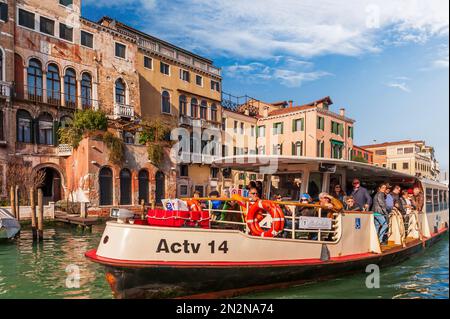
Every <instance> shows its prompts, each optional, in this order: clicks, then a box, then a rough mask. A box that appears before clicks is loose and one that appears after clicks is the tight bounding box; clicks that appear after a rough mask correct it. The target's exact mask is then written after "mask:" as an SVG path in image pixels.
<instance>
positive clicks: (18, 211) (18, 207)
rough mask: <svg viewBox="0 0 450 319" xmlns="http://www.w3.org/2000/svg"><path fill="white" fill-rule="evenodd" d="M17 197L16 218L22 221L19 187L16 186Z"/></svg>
mask: <svg viewBox="0 0 450 319" xmlns="http://www.w3.org/2000/svg"><path fill="white" fill-rule="evenodd" d="M15 196H16V203H15V205H16V218H17V220H18V221H20V204H19V185H16V192H15Z"/></svg>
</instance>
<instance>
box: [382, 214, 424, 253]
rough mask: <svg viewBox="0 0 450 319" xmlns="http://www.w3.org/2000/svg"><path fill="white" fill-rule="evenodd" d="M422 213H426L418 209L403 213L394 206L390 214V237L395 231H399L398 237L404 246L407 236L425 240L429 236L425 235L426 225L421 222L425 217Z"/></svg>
mask: <svg viewBox="0 0 450 319" xmlns="http://www.w3.org/2000/svg"><path fill="white" fill-rule="evenodd" d="M421 215H424V213H423V212H418V211H416V210H411V211H410V212H408V213H407V214H405V215H403V214H402V213H401V212H400V211H399V210H398V209H397V208H396V207H394V208H393V209H392V211H391V213H390V215H389V233H388V237H389V238H391V236H392V235H393V232H395V231H397V232H398V233H399V234H398V237H397V238H399V239H400V242H401V244H402V245H403V246H406V240H407V238H413V239H420V240H423V239H424V238H425V237H427V236H425V235H424V233H426V229H425V227H426V225H424V224H423V222H421V220H422V219H423V216H421ZM405 217H406V218H405ZM421 217H422V218H421Z"/></svg>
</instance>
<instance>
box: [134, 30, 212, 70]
mask: <svg viewBox="0 0 450 319" xmlns="http://www.w3.org/2000/svg"><path fill="white" fill-rule="evenodd" d="M137 43H138V45H139V46H140V47H141V48H144V49H147V50H150V51H153V52H155V53H157V54H161V55H163V56H166V57H168V58H170V59H173V60H176V61H178V62H181V63H183V64H187V65H189V66H191V67H194V68H197V69H201V70H203V71H205V72H208V73H210V74H212V75H216V76H220V69H219V68H216V67H215V66H212V65H210V64H207V63H205V62H203V61H200V60H198V59H196V58H195V57H193V56H189V55H186V54H184V53H182V52H180V51H178V50H175V49H172V48H170V47H167V46H164V45H163V44H160V43H158V42H156V41H152V40H148V39H146V38H142V37H138V38H137Z"/></svg>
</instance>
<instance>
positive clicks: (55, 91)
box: [47, 64, 61, 105]
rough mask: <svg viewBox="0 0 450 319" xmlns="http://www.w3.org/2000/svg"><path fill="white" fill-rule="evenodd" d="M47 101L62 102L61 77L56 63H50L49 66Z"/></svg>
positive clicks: (56, 103) (57, 103)
mask: <svg viewBox="0 0 450 319" xmlns="http://www.w3.org/2000/svg"><path fill="white" fill-rule="evenodd" d="M47 102H48V103H49V104H54V105H60V104H61V78H60V77H59V69H58V66H57V65H56V64H49V65H48V67H47Z"/></svg>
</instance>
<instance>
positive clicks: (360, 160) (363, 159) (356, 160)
mask: <svg viewBox="0 0 450 319" xmlns="http://www.w3.org/2000/svg"><path fill="white" fill-rule="evenodd" d="M352 161H354V162H359V163H368V162H367V160H366V159H365V158H364V157H362V156H355V157H353V159H352Z"/></svg>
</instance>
